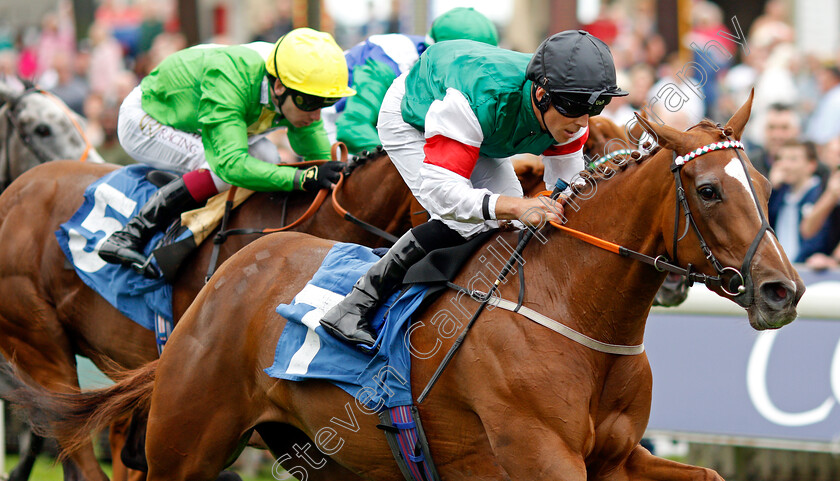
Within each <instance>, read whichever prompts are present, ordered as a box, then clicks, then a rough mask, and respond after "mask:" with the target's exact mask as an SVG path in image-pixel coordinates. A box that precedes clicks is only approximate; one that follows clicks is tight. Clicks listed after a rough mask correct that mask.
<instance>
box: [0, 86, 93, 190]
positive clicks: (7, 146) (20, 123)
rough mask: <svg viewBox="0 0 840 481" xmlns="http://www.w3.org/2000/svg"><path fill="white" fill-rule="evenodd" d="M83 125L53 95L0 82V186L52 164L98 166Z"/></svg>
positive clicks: (82, 120) (81, 120)
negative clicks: (76, 162) (78, 162)
mask: <svg viewBox="0 0 840 481" xmlns="http://www.w3.org/2000/svg"><path fill="white" fill-rule="evenodd" d="M84 126H85V122H84V119H83V118H82V117H80V116H79V115H76V114H75V113H73V111H71V110H70V109H69V108H68V107H67V105H65V104H64V102H62V101H61V100H60V99H58V98H57V97H55V96H54V95H51V94H47V93H45V92H43V91H41V90H38V89H34V88H27V89H25V90H21V89H20V88H15V87H14V86H10V85H8V84H5V83H3V82H0V185H2V186H6V185H8V184H9V183H11V181H12V180H14V179H15V178H17V177H18V176H19V175H20V174H22V173H23V172H25V171H26V170H28V169H31V168H32V167H35V166H36V165H38V164H41V163H44V162H48V161H52V160H81V158H82V157H83V156H84V155H85V152H86V151H87V160H88V161H90V162H102V158H101V157H100V156H99V154H98V153H96V149H94V148H93V147H92V146H90V147H89V142H88V140H87V137H86V136H85V133H84Z"/></svg>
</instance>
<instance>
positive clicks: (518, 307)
mask: <svg viewBox="0 0 840 481" xmlns="http://www.w3.org/2000/svg"><path fill="white" fill-rule="evenodd" d="M721 132H722V134H723V135H724V136H725V138H726V140H725V141H723V142H716V143H712V144H708V145H705V146H703V147H700V148H698V149H696V150H694V151H692V152H690V153H688V154H686V155H684V156H677V154H676V152H674V153H673V156H674V160H673V163H672V164H671V168H670V169H671V172H673V173H674V179H675V180H674V181H675V183H676V192H677V194H676V198H677V200H676V203H677V214H676V215H677V221H679V215H680V210H681V209H682V210H684V211H685V216H686V223H687V225H686V228H685V232H684V233H683V235H682V236H678V235H677V232H678V230H679V222H675V225H674V250H673V254H674V259H675V260H674V261H669V260H668V259H667V258H666V257H665V256H664V255H659V256H656V257H651V256H649V255H646V254H643V253H641V252H637V251H634V250H632V249H628V248H626V247H624V246H621V245H618V244H616V243H614V242H610V241H607V240H605V239H601V238H599V237H596V236H593V235H591V234H587V233H585V232H581V231H579V230H575V229H572V228H570V227H566V226H564V225H562V224H559V223H557V222H554V221H549V223H550V224H551V225H552V226H553V227H555V228H557V229H559V230H561V231H563V232H565V233H567V234H569V235H570V236H572V237H575V238H577V239H579V240H581V241H583V242H586V243H587V244H590V245H593V246H595V247H598V248H599V249H603V250H606V251H608V252H612V253H614V254H618V255H620V256H622V257H627V258H631V259H635V260H638V261H640V262H643V263H645V264H648V265H651V266H653V267H654V268H655V269H656V270H657V271H659V272H666V271H667V272H671V273H674V274H680V275H682V276H685V277H686V278H687V279H688V281H689V285H691V284H692V283H693V282H701V283H703V284H705V285H706V286H707V287H720V288H721V290H723V292H725V293H726V294H728V295H730V296H732V297H733V300H735V302H737V303H738V304H740V305H742V306H747V305H749V302H751V300H752V290H753V287H752V283H751V282H750V283H748V282H747V281H749V280H750V276H749V268H750V265H751V264H752V259H753V256H754V255H755V252H756V251H757V250H758V245H759V244H760V242H761V239H762V238H763V237H764V234H765V233H766V232H767V231H770V232H771V233H772V232H773V230H772V229H771V228H770V226H769V224H768V223H767V219H766V217H765V216H764V214H763V212H762V210H761V206H760V205H759V204H758V197H757V196H756V195H755V189H754V187H753V184H752V180H751V179H750V176H749V170H748V168H747V165H746V162H745V161H744V159H743V157H742V156H741V154H740V152H739V150H743V149H744V146H743V144H742V143H741V142H740V141H737V140H733V139H730V138H729V134H728V132H726V131H724V130H723V129H721ZM724 149H733V150H735V152H736V155H737V156H738V159H739V161H740V163H741V166H742V167H743V168H744V172H745V173H746V176H747V182H748V183H749V187H750V191H751V193H752V196H753V200H754V202H755V204H756V207H757V208H758V212H759V216H760V219H761V222H762V225H761V227H760V228H759V231H758V233H757V234H756V237H755V238H754V239H753V241H752V243H751V245H750V248H749V249H748V251H747V254H746V255H745V257H744V261H743V263H742V267H741V270H738V269H736V268H734V267H724V266H723V265H722V264H721V263H720V261H718V260H717V258H716V257H715V256H714V254H713V253H712V251H711V249H710V248H709V247H708V244H707V243H706V241H705V239H704V238H703V235H702V234H701V232H700V229H699V228H698V227H697V223H696V222H695V220H694V216H693V214H692V213H691V210H690V207H689V204H688V200H687V198H686V195H685V189H684V187H683V183H682V178H681V176H680V172H681V170H682V167H683V166H684V165H685V164H686V163H687V162H689V161H691V160H694V159H695V158H697V157H699V156H701V155H703V154H707V153H709V152H713V151H715V150H724ZM618 155H620V154H618ZM566 187H568V184H567V183H566V182H564V181H563V180H562V179H558V181H557V184H556V185H555V188H554V191H552V192H551V193H548V192H542V193H541V194H540V195H548V196H550V197H551V198H552V199H555V200H556V199H557V198H558V197H559V195H560V193H561V192H562V191H563V190H565V189H566ZM689 225H690V226H691V228H692V229H693V230H694V232H695V234H696V235H697V237H698V239H699V242H700V248H701V249H702V250H703V253H704V254H705V256H706V259H708V260H709V262H710V264H711V265H712V267H714V269H715V271H716V272H717V274H718V275H716V276H709V275H706V274H703V273H700V272H696V271H695V270H693V268H692V265H691V264H689V265H688V267H687V268H683V267H680V266H679V265H677V264H676V258H677V255H676V253H677V242H679V240H682V239H683V238H684V237H685V235H686V234H687V233H688V228H689ZM533 234H534V230H532V229H529V230H528V231H527V232H526V233H525V235H524V236H523V237H522V238H521V239H520V241H519V243H518V244H517V246H516V250H515V252H514V253H513V254H512V255H511V257H510V259H509V260H508V262H507V263H506V264H505V267H504V268H503V269H502V271H501V272H500V274H499V275H498V277H497V278H496V282H495V283H494V284H493V286H492V287H491V289H490V291H489V292H488V293H486V294H485V293H483V292H478V291H468V290H467V289H464V288H461V287H459V286H456V285H454V284H451V283H448V284H447V285H448V286H449V287H450V288H453V289H456V290H460V291H462V292H465V293H467V294H469V295H470V296H471V297H472V298H473V299H476V300H478V299H481V304H480V305H479V306H478V309H476V311H475V313H474V314H473V316H472V318H471V319H470V321H469V323H467V326H466V328H464V331H463V332H462V333H461V335H459V336H458V338H457V339H456V340H455V343H454V344H453V345H452V347H451V348H450V349H449V351H448V352H447V353H446V356H445V357H444V358H443V360H442V361H441V363H440V365H439V366H438V368H437V370H436V371H435V373H434V374H433V375H432V377H431V379H430V380H429V382H428V384H426V387H425V388H424V389H423V391H422V392H421V393H420V396H419V397H418V398H417V402H418V403H422V402H423V400H424V399H425V398H426V396H428V394H429V391H430V390H431V389H432V387H433V386H434V384H435V383H436V382H437V380H438V379H439V378H440V376H441V374H442V373H443V370H444V369H445V368H446V366H447V365H448V364H449V362H450V361H451V360H452V357H453V356H454V355H455V353H456V351H457V350H458V349H459V348H460V346H461V344H462V343H463V341H464V339H465V338H466V335H467V333H468V332H469V330H470V328H471V327H472V325H473V324H474V323H475V321H476V319H478V317H479V315H481V313H482V312H483V311H484V308H485V307H486V306H487V304H488V303H490V302H491V299H492V297H493V294H494V293H495V292H496V290H497V289H498V286H499V284H500V283H501V282H502V281H503V280H504V278H505V277H506V276H507V274H508V272H509V271H510V269H511V268H512V267H513V264H514V263H516V262H517V259H518V258H519V257H520V256H521V253H522V250H523V249H524V248H525V246H526V245H527V243H528V241H529V240H530V239H531V237H532V236H533ZM521 272H522V271H521V270H520V273H521ZM727 272H732V273H733V275H732V277H731V278H730V279H729V282H728V286H726V285H724V274H725V273H727ZM742 272H746V273H747V274H746V275H744V274H742ZM727 287H728V289H727ZM523 290H524V287H523V286H522V283H521V281H520V296H519V297H520V298H519V302H517V303H513V302H511V301H507V300H505V299H496V300H495V301H493V302H492V304H493V305H494V306H497V307H501V308H503V309H506V310H509V311H511V312H515V313H519V314H521V315H523V316H525V317H527V318H528V319H530V320H532V321H534V322H536V323H538V324H540V325H543V326H544V327H546V328H548V329H551V330H553V331H555V332H558V333H560V334H562V335H563V336H565V337H567V338H569V339H571V340H573V341H575V342H577V343H579V344H581V345H584V346H586V347H588V348H590V349H593V350H595V351H599V352H605V353H609V354H620V355H633V354H639V353H641V352H643V351H644V345H642V344H639V345H636V346H623V345H615V344H608V343H604V342H601V341H597V340H595V339H592V338H591V337H588V336H586V335H584V334H582V333H580V332H577V331H575V330H574V329H571V328H569V327H568V326H565V325H563V324H561V323H559V322H557V321H554V320H553V319H550V318H548V317H546V316H544V315H542V314H540V313H538V312H536V311H533V310H530V309H527V308H524V307H523V306H522V297H523ZM477 298H478V299H477ZM739 298H740V299H739Z"/></svg>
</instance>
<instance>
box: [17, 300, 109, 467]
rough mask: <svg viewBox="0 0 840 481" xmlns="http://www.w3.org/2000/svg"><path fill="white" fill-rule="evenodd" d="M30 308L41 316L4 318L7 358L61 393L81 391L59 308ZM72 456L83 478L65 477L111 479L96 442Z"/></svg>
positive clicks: (74, 361)
mask: <svg viewBox="0 0 840 481" xmlns="http://www.w3.org/2000/svg"><path fill="white" fill-rule="evenodd" d="M28 310H29V313H30V315H31V313H32V312H35V313H39V315H38V317H37V318H28V320H27V321H26V322H23V321H21V322H9V321H8V320H7V319H2V318H0V326H3V333H4V336H0V343H2V349H3V351H4V353H5V354H7V358H8V359H10V360H11V362H13V363H14V364H15V366H16V367H17V368H18V369H20V370H21V371H22V372H25V373H27V374H28V375H29V376H30V377H31V378H32V380H33V381H35V382H36V383H38V384H39V385H41V386H43V387H45V388H46V389H50V390H53V391H57V392H73V391H74V390H75V391H78V390H79V379H78V376H77V374H76V358H75V355H74V354H73V351H72V349H71V348H70V341H69V340H68V339H67V338H66V336H65V334H64V331H63V330H62V329H61V327H60V325H59V322H58V319H56V318H55V311H54V310H53V309H52V307H51V306H49V305H47V304H40V303H39V304H36V305H33V306H28ZM36 326H37V328H35V327H36ZM69 459H70V461H71V462H73V463H74V464H76V466H77V467H78V474H80V475H81V477H76V473H68V474H66V475H65V479H83V480H85V481H108V477H107V476H106V475H105V472H104V471H102V468H101V467H100V466H99V462H98V461H97V459H96V456H95V454H94V451H93V444H92V443H87V444H86V445H85V446H82V447H81V448H80V449H78V450H77V451H74V452H73V453H72V454H71V455H70V458H69Z"/></svg>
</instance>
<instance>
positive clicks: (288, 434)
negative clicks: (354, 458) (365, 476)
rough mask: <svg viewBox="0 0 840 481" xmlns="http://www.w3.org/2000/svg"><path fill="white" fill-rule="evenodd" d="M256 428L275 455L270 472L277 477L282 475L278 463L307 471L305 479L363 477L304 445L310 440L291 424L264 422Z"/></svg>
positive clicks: (324, 480)
mask: <svg viewBox="0 0 840 481" xmlns="http://www.w3.org/2000/svg"><path fill="white" fill-rule="evenodd" d="M257 432H258V433H260V436H262V438H263V440H264V441H265V443H266V444H267V445H268V448H269V449H270V450H271V453H272V454H273V455H274V457H275V463H274V466H272V469H271V471H272V473H271V474H272V475H273V476H274V477H275V478H277V479H281V478H280V473H281V471H280V470H279V469H278V466H277V465H278V464H279V465H280V466H282V467H283V468H284V469H285V470H286V471H288V472H289V473H291V474H293V475H294V474H295V473H297V474H303V473H306V475H305V477H306V479H307V480H311V481H361V479H362V478H360V477H359V476H357V475H356V474H354V473H353V472H351V471H349V470H348V469H347V468H345V467H344V466H342V465H340V464H338V463H337V462H335V461H333V460H332V459H331V458H329V457H327V456H324V455H321V453H320V452H318V451H317V450H316V449H315V448H314V447H313V448H312V449H308V448H307V446H313V442H312V441H311V440H310V439H309V438H308V437H306V435H305V434H304V433H303V431H301V430H299V429H297V428H295V427H293V426H291V425H288V424H281V423H266V424H262V425H260V426H257ZM306 451H309V453H307V452H306ZM301 453H303V454H301ZM311 453H315V455H314V456H313V455H312V454H311ZM297 477H298V478H301V477H302V476H297Z"/></svg>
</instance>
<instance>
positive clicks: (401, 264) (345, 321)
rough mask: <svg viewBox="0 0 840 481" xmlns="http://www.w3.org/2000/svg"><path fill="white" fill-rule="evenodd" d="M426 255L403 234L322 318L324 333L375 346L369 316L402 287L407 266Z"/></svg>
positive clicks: (409, 237)
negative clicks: (325, 331)
mask: <svg viewBox="0 0 840 481" xmlns="http://www.w3.org/2000/svg"><path fill="white" fill-rule="evenodd" d="M425 255H426V251H425V250H424V249H423V248H422V247H421V246H420V243H419V242H417V239H416V238H415V237H414V234H413V233H412V232H411V231H408V232H406V233H405V234H404V235H403V236H402V237H400V239H399V240H398V241H397V243H396V244H394V246H393V247H391V248H390V249H389V250H388V253H387V254H385V256H384V257H382V259H379V260H378V261H377V262H376V264H374V265H373V266H371V268H370V270H369V271H368V272H367V274H365V275H364V276H363V277H362V278H361V279H359V280H358V281H356V285H354V286H353V290H352V291H350V294H348V295H347V297H345V298H344V299H343V300H342V301H341V302H339V303H338V304H336V305H335V306H334V307H333V308H332V309H330V310H329V311H328V312H327V313H326V314H324V317H323V318H322V319H321V325H322V326H323V327H324V329H326V330H327V332H329V333H331V334H332V335H333V336H335V337H337V338H339V339H341V340H342V341H345V342H348V343H350V344H366V345H368V346H372V345H373V344H374V343H376V333H374V332H373V329H372V328H371V326H370V317H371V316H373V314H374V313H375V312H376V310H377V308H378V307H379V305H380V304H381V303H382V302H383V301H385V300H386V299H387V298H388V296H390V295H391V294H393V293H394V292H395V291H396V290H397V289H398V288H399V287H400V285H401V284H402V280H403V277H405V273H406V271H407V270H408V268H409V267H411V266H412V265H414V263H416V262H417V261H419V260H420V259H422V258H423V256H425Z"/></svg>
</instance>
